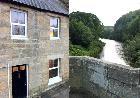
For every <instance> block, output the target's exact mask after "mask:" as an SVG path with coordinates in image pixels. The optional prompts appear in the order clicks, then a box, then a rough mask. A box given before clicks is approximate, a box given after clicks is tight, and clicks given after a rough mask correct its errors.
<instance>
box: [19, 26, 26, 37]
mask: <svg viewBox="0 0 140 98" xmlns="http://www.w3.org/2000/svg"><path fill="white" fill-rule="evenodd" d="M20 35H24V36H25V26H20Z"/></svg>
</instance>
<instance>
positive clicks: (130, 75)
mask: <svg viewBox="0 0 140 98" xmlns="http://www.w3.org/2000/svg"><path fill="white" fill-rule="evenodd" d="M70 85H71V88H72V89H77V90H80V91H82V92H84V91H85V92H90V93H91V94H94V95H96V96H98V97H99V98H140V69H139V68H132V67H129V66H123V65H119V64H113V63H108V62H103V61H101V60H98V59H95V58H92V57H70Z"/></svg>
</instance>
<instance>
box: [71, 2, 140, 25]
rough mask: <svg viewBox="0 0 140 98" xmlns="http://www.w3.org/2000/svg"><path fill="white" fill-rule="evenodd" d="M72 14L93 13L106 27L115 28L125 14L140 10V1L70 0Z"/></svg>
mask: <svg viewBox="0 0 140 98" xmlns="http://www.w3.org/2000/svg"><path fill="white" fill-rule="evenodd" d="M69 3H70V13H71V12H75V11H81V12H87V13H93V14H95V15H97V17H98V18H99V19H100V20H101V22H102V23H103V24H104V25H105V26H113V25H114V24H115V22H116V21H117V20H118V19H119V18H120V17H121V16H122V15H124V14H126V13H128V12H130V11H134V10H137V9H140V0H69Z"/></svg>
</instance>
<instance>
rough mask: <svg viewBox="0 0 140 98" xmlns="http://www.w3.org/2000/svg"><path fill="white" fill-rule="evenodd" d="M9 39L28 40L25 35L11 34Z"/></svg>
mask: <svg viewBox="0 0 140 98" xmlns="http://www.w3.org/2000/svg"><path fill="white" fill-rule="evenodd" d="M11 39H17V40H28V38H27V37H15V36H11Z"/></svg>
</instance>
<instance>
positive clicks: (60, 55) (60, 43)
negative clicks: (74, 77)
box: [0, 0, 69, 98]
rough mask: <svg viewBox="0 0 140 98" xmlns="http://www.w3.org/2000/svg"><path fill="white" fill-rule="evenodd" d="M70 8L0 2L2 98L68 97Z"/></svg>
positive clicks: (42, 1)
mask: <svg viewBox="0 0 140 98" xmlns="http://www.w3.org/2000/svg"><path fill="white" fill-rule="evenodd" d="M68 56H69V17H68V8H66V7H65V5H63V3H62V2H61V1H59V0H0V98H50V96H52V98H68V92H69V90H68V86H67V80H68V79H69V57H68Z"/></svg>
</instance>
